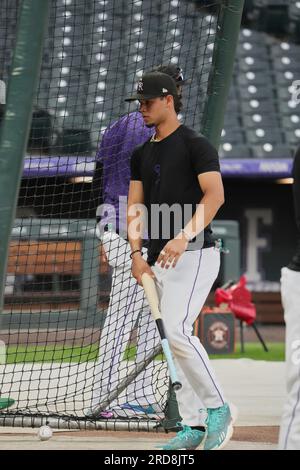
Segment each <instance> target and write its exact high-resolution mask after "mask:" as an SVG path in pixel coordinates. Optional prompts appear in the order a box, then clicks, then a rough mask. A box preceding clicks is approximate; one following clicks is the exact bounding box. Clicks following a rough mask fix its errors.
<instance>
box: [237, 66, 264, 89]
mask: <svg viewBox="0 0 300 470" xmlns="http://www.w3.org/2000/svg"><path fill="white" fill-rule="evenodd" d="M271 82H272V74H271V72H270V70H269V69H266V70H264V71H255V72H254V71H248V72H246V73H239V74H238V76H237V83H238V85H239V86H241V87H246V86H249V85H254V86H256V87H258V88H260V87H261V86H262V87H265V86H269V85H270V84H271Z"/></svg>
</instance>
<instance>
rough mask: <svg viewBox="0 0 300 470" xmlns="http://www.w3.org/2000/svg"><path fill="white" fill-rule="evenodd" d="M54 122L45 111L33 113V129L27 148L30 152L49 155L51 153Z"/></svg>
mask: <svg viewBox="0 0 300 470" xmlns="http://www.w3.org/2000/svg"><path fill="white" fill-rule="evenodd" d="M51 135H52V120H51V116H50V114H49V112H48V111H46V110H45V109H35V110H34V111H33V113H32V121H31V129H30V133H29V138H28V144H27V148H28V150H29V151H33V152H38V153H39V154H47V153H49V151H50V145H51Z"/></svg>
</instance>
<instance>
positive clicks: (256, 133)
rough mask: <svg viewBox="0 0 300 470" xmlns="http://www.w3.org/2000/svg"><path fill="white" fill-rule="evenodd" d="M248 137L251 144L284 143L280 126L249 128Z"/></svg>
mask: <svg viewBox="0 0 300 470" xmlns="http://www.w3.org/2000/svg"><path fill="white" fill-rule="evenodd" d="M246 139H247V142H248V143H249V145H251V146H252V145H263V144H274V145H277V144H281V143H283V138H282V133H281V129H280V128H270V127H269V128H263V127H262V126H261V127H257V128H256V129H247V130H246Z"/></svg>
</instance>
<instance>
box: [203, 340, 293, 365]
mask: <svg viewBox="0 0 300 470" xmlns="http://www.w3.org/2000/svg"><path fill="white" fill-rule="evenodd" d="M267 346H268V349H269V351H268V352H265V351H264V349H263V348H262V345H261V344H260V343H246V344H245V352H244V353H242V352H241V347H240V344H237V345H236V350H235V353H234V354H224V355H216V354H213V355H211V356H210V358H211V359H240V358H245V357H247V358H249V359H255V360H257V361H284V356H285V345H284V343H268V344H267Z"/></svg>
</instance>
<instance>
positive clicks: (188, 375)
mask: <svg viewBox="0 0 300 470" xmlns="http://www.w3.org/2000/svg"><path fill="white" fill-rule="evenodd" d="M219 266H220V253H219V251H218V250H216V249H215V248H214V247H212V248H204V249H202V250H196V251H186V252H185V253H183V254H182V255H181V257H180V258H179V261H178V263H177V265H176V267H175V268H169V269H168V270H166V269H163V268H161V266H160V265H157V264H155V266H153V267H152V269H153V271H154V273H155V276H156V285H157V289H158V292H159V298H160V309H161V314H162V318H163V321H164V325H165V330H166V335H167V337H168V340H169V343H170V347H171V350H172V353H173V356H174V360H175V364H176V366H177V370H178V375H179V379H180V381H181V382H182V385H183V386H182V389H181V390H180V391H179V392H177V393H176V396H177V400H178V406H179V411H180V415H181V416H182V417H183V420H184V422H185V424H188V425H194V426H195V425H197V424H196V423H195V420H196V415H197V412H198V414H199V409H200V408H218V407H220V406H222V405H223V404H224V402H225V399H224V395H223V391H222V388H221V386H220V384H219V383H218V381H217V379H216V377H215V374H214V372H213V370H212V367H211V364H210V361H209V358H208V355H207V353H206V351H205V349H204V347H203V346H202V344H201V343H200V340H199V338H198V337H195V336H193V324H194V322H195V320H196V318H197V317H198V315H199V312H200V311H201V309H202V307H203V305H204V303H205V301H206V298H207V296H208V294H209V292H210V289H211V287H212V285H213V282H214V281H215V279H216V277H217V275H218V272H219ZM199 424H200V423H199V418H198V425H199Z"/></svg>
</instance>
